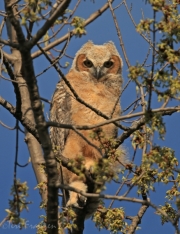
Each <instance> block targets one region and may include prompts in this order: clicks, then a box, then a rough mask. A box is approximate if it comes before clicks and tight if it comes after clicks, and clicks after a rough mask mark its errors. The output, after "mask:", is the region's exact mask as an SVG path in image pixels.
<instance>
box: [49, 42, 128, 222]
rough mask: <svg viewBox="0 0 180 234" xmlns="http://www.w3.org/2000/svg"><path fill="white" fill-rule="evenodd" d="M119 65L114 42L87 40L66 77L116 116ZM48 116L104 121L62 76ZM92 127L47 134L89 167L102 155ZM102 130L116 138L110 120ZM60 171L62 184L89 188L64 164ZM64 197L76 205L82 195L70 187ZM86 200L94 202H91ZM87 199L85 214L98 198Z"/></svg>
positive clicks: (91, 100) (57, 146) (59, 120)
mask: <svg viewBox="0 0 180 234" xmlns="http://www.w3.org/2000/svg"><path fill="white" fill-rule="evenodd" d="M122 66H123V62H122V59H121V57H120V55H119V53H118V51H117V49H116V47H115V45H114V43H113V42H111V41H110V42H108V43H105V44H103V45H94V44H93V42H92V41H88V42H87V43H86V44H84V45H83V46H82V47H81V48H80V50H79V51H78V52H77V53H76V56H75V58H74V60H73V64H72V67H71V69H70V71H69V73H68V74H67V75H66V79H67V80H68V82H69V83H70V85H71V87H72V88H73V90H74V91H75V92H76V93H77V95H78V97H79V98H80V99H81V100H83V101H84V102H85V103H87V104H88V105H90V106H92V107H93V108H95V109H96V110H99V111H100V112H102V113H103V114H104V115H106V116H108V117H109V118H111V117H112V118H115V117H118V116H120V112H121V108H120V103H119V101H118V98H119V95H120V92H121V87H122V76H121V73H122ZM50 119H51V121H54V122H57V123H66V124H72V125H89V126H91V125H94V124H98V123H101V122H103V121H105V119H104V118H103V117H102V116H100V115H98V114H97V113H95V112H94V111H93V110H92V109H91V108H89V107H87V105H84V104H82V103H80V102H79V101H78V100H77V98H76V97H75V96H74V95H73V93H72V91H71V90H70V88H69V87H68V86H67V85H66V83H65V82H64V81H63V79H61V80H60V82H59V83H58V84H57V87H56V90H55V93H54V95H53V98H52V105H51V111H50ZM92 131H93V130H81V131H79V132H80V134H81V136H80V135H79V134H78V133H77V132H76V131H74V130H68V129H62V128H56V127H51V129H50V136H51V141H52V144H53V147H54V149H55V151H56V152H59V153H60V154H62V155H63V156H64V157H66V158H69V159H73V160H76V161H77V160H78V159H79V157H82V159H83V162H84V166H85V168H86V169H87V170H91V169H92V168H93V167H94V166H95V165H96V163H98V160H99V159H101V158H102V154H101V153H100V151H99V150H98V149H97V147H100V141H99V140H98V139H96V138H95V139H93V137H92ZM101 131H102V132H103V134H104V136H105V137H106V139H113V138H116V137H117V133H118V129H117V126H115V124H113V123H111V124H108V125H104V126H102V127H101ZM82 136H83V137H82ZM89 142H90V143H91V144H89ZM93 145H95V146H96V147H94V146H93ZM123 157H124V156H123ZM62 172H63V183H64V184H67V185H69V186H72V187H75V188H77V189H80V190H82V191H84V192H89V191H90V190H89V188H88V185H87V183H86V181H85V179H82V178H81V177H79V176H77V175H76V174H74V173H72V172H70V171H69V170H67V169H66V168H65V167H63V168H62ZM91 192H92V191H91ZM67 197H68V200H67V204H66V205H67V206H78V205H79V201H82V200H83V196H81V195H80V194H77V193H75V192H71V191H70V192H69V193H68V194H67ZM89 201H91V202H94V203H95V204H94V205H91V202H89ZM89 201H88V199H87V201H86V200H85V199H84V205H86V204H89V205H88V208H87V217H89V216H90V215H91V214H92V213H93V212H94V211H95V209H96V208H97V206H98V202H99V201H98V200H97V199H89Z"/></svg>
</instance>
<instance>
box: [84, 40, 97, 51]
mask: <svg viewBox="0 0 180 234" xmlns="http://www.w3.org/2000/svg"><path fill="white" fill-rule="evenodd" d="M93 45H94V43H93V42H92V41H88V42H86V43H85V44H84V45H83V46H82V48H81V49H86V50H87V49H90V48H91V46H93Z"/></svg>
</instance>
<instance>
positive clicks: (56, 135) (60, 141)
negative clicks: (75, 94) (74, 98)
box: [50, 80, 71, 153]
mask: <svg viewBox="0 0 180 234" xmlns="http://www.w3.org/2000/svg"><path fill="white" fill-rule="evenodd" d="M50 120H51V121H53V122H57V123H62V124H63V123H64V124H70V123H71V98H70V94H69V93H68V92H67V90H66V88H65V84H64V82H63V80H61V81H60V82H59V83H58V84H57V86H56V90H55V92H54V95H53V98H52V103H51V110H50ZM68 133H69V129H64V128H55V127H51V128H50V137H51V142H52V145H53V149H54V150H55V152H56V153H58V152H60V153H62V150H63V149H64V146H65V143H66V139H67V137H68Z"/></svg>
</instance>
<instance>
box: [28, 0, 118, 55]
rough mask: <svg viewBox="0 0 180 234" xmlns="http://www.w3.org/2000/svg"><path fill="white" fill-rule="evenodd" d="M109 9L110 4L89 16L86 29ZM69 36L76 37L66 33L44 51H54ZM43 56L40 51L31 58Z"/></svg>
mask: <svg viewBox="0 0 180 234" xmlns="http://www.w3.org/2000/svg"><path fill="white" fill-rule="evenodd" d="M113 1H114V0H111V3H112V2H113ZM108 8H109V5H108V3H106V4H104V6H102V7H101V8H100V9H99V10H97V11H96V12H94V13H93V14H91V15H90V16H89V18H88V19H87V20H86V21H85V22H84V27H85V26H87V25H88V24H90V23H91V22H93V21H94V20H95V19H97V18H98V17H99V16H100V15H101V14H102V13H104V12H105V11H106V10H107V9H108ZM69 35H70V36H71V37H72V36H73V35H74V31H73V30H72V31H70V32H69V33H66V34H65V35H64V36H62V37H61V38H59V39H57V40H56V41H54V42H51V43H49V44H48V45H47V46H45V47H44V48H43V50H44V51H48V50H50V49H52V48H53V47H55V46H57V45H59V44H61V43H62V42H64V41H66V40H67V39H68V38H69ZM41 54H42V51H41V50H38V51H36V52H34V53H33V54H32V55H31V57H32V58H33V59H34V58H37V57H39V56H40V55H41Z"/></svg>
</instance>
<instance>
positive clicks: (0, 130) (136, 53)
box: [0, 0, 180, 234]
mask: <svg viewBox="0 0 180 234" xmlns="http://www.w3.org/2000/svg"><path fill="white" fill-rule="evenodd" d="M72 2H73V3H72V4H71V5H70V7H69V9H72V8H73V7H74V3H75V2H76V1H72ZM105 2H106V1H104V0H101V1H97V0H95V3H93V1H90V0H86V1H82V3H81V4H80V6H79V8H78V10H77V12H76V13H75V15H77V16H81V17H82V18H85V19H87V18H88V17H89V16H90V15H91V14H92V13H93V12H94V11H95V10H98V9H99V8H100V7H101V6H102V5H103V4H104V3H105ZM127 2H128V5H129V6H130V4H131V2H133V3H132V11H131V13H132V15H133V17H134V19H135V21H136V23H138V22H139V20H140V19H141V16H142V11H141V9H143V12H144V16H145V17H147V18H152V11H151V8H150V7H149V6H148V5H145V1H142V0H136V1H132V0H131V1H129V0H128V1H127ZM134 2H135V3H134ZM119 3H120V1H117V0H116V1H115V4H114V5H113V6H116V5H118V4H119ZM3 9H4V4H3V1H0V10H3ZM115 13H116V16H117V20H118V24H119V27H120V29H121V32H122V36H123V42H124V45H125V49H126V52H127V56H128V58H129V61H130V63H131V65H135V64H136V62H139V63H142V62H143V61H144V58H145V56H146V54H147V50H148V44H147V42H145V41H144V39H143V38H142V37H141V36H139V35H138V33H136V30H135V28H134V26H133V24H132V22H131V20H130V18H129V16H128V14H127V12H126V10H125V7H124V6H121V7H120V8H119V9H117V10H116V11H115ZM1 19H2V18H1ZM37 27H38V25H36V27H35V30H36V29H37ZM68 28H69V29H71V27H70V26H69V27H68ZM86 30H87V34H86V35H85V36H82V37H81V38H75V37H74V38H72V39H71V41H70V45H69V47H68V49H67V54H68V55H70V56H72V57H73V56H74V55H75V53H76V52H77V50H78V49H79V48H80V47H81V46H82V45H83V44H84V43H85V42H87V41H88V40H92V41H93V42H94V44H103V43H105V42H107V41H113V42H114V43H115V45H116V47H117V49H118V51H119V53H120V54H121V56H122V58H123V60H124V57H123V53H122V50H121V46H120V42H119V39H118V37H117V32H116V29H115V26H114V23H113V19H112V16H111V13H110V11H109V10H108V11H106V12H105V13H103V15H102V16H101V17H99V18H98V19H97V20H96V21H94V22H93V23H91V24H90V25H89V26H87V28H86ZM34 32H35V31H34ZM66 32H67V28H65V29H63V30H62V32H61V33H60V34H59V37H61V36H63V35H64V33H66ZM3 36H4V38H6V30H4V33H3ZM62 47H63V45H59V46H57V47H56V48H57V49H62ZM33 51H36V49H33ZM67 61H68V62H70V63H71V62H72V60H70V59H68V58H63V59H62V60H61V61H60V63H61V65H64V64H65V62H67ZM150 63H151V59H150V60H149V61H148V64H150ZM48 65H49V63H48V62H47V61H46V60H45V58H44V57H43V56H40V57H39V58H37V59H35V60H34V68H35V73H36V74H38V73H40V72H41V71H43V70H44V69H45V68H46V67H47V66H48ZM68 70H69V68H68V69H65V70H63V72H64V74H66V73H67V72H68ZM127 74H128V72H127V66H126V64H125V61H124V67H123V79H124V85H125V84H126V82H127V81H128V77H127ZM58 80H59V77H58V75H57V73H56V72H55V71H54V69H53V68H52V69H50V70H48V71H47V72H46V73H44V74H43V75H42V76H40V77H39V78H38V85H39V92H40V96H42V97H45V98H47V99H51V97H52V94H53V92H54V90H55V86H56V83H57V82H58ZM0 96H2V97H3V98H5V99H6V100H8V101H9V102H11V103H12V104H13V105H15V95H14V91H13V86H12V85H11V83H10V82H8V81H4V80H3V79H1V80H0ZM135 98H136V90H135V85H134V83H132V84H130V85H129V87H128V89H127V90H126V91H125V92H124V93H123V95H122V98H121V105H122V109H124V108H126V107H127V106H128V105H129V104H130V103H131V102H133V101H134V100H135ZM152 106H153V107H158V106H160V103H157V102H156V97H155V96H153V103H152ZM48 113H49V105H48V104H47V103H45V115H48ZM0 120H1V121H3V122H4V123H5V124H7V125H8V126H11V127H13V126H15V119H14V118H13V117H12V116H11V115H10V114H9V113H8V112H7V111H6V110H4V109H3V107H1V106H0ZM164 121H166V123H167V125H166V128H167V135H166V137H165V141H160V140H158V137H156V138H155V140H156V142H155V143H156V144H160V145H161V146H167V147H171V148H173V149H174V150H175V152H176V157H179V152H180V147H179V146H180V131H179V129H180V123H179V114H173V115H172V116H171V117H169V116H167V117H165V118H164ZM124 146H125V147H126V148H127V150H128V154H129V158H131V157H132V154H133V150H132V147H131V143H130V140H126V141H125V143H124ZM0 149H1V152H0V175H1V179H0V195H1V199H0V222H1V221H2V220H3V219H4V217H5V216H6V212H5V209H7V208H8V199H11V197H10V187H11V185H12V184H13V167H14V155H15V131H13V130H8V129H6V128H4V127H2V126H1V125H0ZM28 159H29V153H28V150H27V147H26V144H25V142H24V136H23V134H21V133H20V147H19V156H18V162H19V163H20V164H24V163H26V162H27V161H28ZM140 160H141V151H140V150H139V151H138V153H137V158H136V162H137V163H140ZM17 177H18V178H20V179H21V181H27V183H28V186H29V197H28V200H29V201H32V202H33V203H32V204H31V205H29V211H28V212H23V215H22V216H23V217H25V218H26V219H27V220H28V224H29V225H32V226H31V227H30V226H28V227H27V229H25V230H22V231H20V230H18V229H16V228H15V227H12V226H11V227H10V226H8V224H7V225H4V226H3V227H2V228H1V230H0V231H1V233H4V234H8V233H12V232H13V233H15V234H16V233H20V232H21V233H22V232H23V233H27V234H29V233H35V232H36V231H35V229H34V226H35V225H36V224H38V223H39V222H40V219H39V216H40V215H41V214H43V213H44V212H43V211H42V210H40V209H39V204H40V201H41V199H40V196H39V193H38V190H37V189H34V188H35V186H36V185H37V183H36V179H35V175H34V173H33V170H32V167H31V164H29V166H27V167H25V168H18V173H17ZM117 188H118V187H117V185H115V184H113V183H112V184H111V185H107V191H105V193H106V194H114V193H115V191H116V190H117ZM166 189H167V186H163V185H157V186H156V192H150V194H149V196H150V198H151V201H152V203H154V204H156V205H158V204H161V205H163V204H164V201H165V191H166ZM129 196H132V197H137V194H136V192H135V191H134V190H133V191H132V192H131V193H130V194H129ZM106 203H107V204H109V201H107V202H106ZM115 206H116V207H124V209H125V212H126V214H127V215H130V216H133V215H136V214H137V212H138V208H139V207H140V205H138V204H133V203H127V202H116V203H115ZM154 213H155V210H153V209H152V208H149V209H148V211H147V212H146V214H145V216H144V217H143V220H142V223H141V224H140V227H141V230H139V231H137V233H139V234H142V233H146V234H151V233H155V234H156V233H164V234H169V233H174V228H173V227H172V226H171V225H170V224H165V225H164V226H162V225H161V220H160V217H159V216H157V215H155V214H154ZM102 232H103V233H109V232H108V231H104V230H103V231H102ZM84 233H85V234H90V233H94V234H96V233H99V231H98V230H97V229H96V228H95V227H94V223H92V221H91V220H88V221H86V223H85V231H84Z"/></svg>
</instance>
